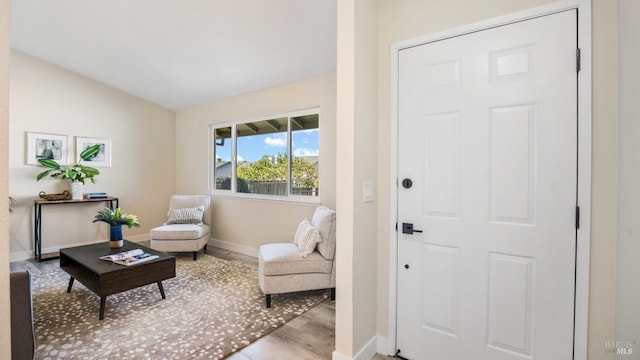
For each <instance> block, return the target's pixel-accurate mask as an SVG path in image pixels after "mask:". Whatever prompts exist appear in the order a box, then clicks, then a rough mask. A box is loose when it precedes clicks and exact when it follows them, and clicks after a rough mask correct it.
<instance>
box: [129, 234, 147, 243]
mask: <svg viewBox="0 0 640 360" xmlns="http://www.w3.org/2000/svg"><path fill="white" fill-rule="evenodd" d="M126 238H127V240H129V241H131V242H134V243H141V242H143V241H150V240H151V238H149V234H139V235H127V236H126Z"/></svg>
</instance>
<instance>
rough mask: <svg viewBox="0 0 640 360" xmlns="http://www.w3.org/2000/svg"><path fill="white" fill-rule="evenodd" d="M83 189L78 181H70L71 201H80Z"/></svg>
mask: <svg viewBox="0 0 640 360" xmlns="http://www.w3.org/2000/svg"><path fill="white" fill-rule="evenodd" d="M83 188H84V186H83V184H82V183H81V182H80V181H72V182H71V199H72V200H82V196H83V193H82V192H83Z"/></svg>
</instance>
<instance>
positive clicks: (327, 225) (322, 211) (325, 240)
mask: <svg viewBox="0 0 640 360" xmlns="http://www.w3.org/2000/svg"><path fill="white" fill-rule="evenodd" d="M311 224H312V225H313V226H315V227H316V228H318V230H319V231H320V236H321V237H322V241H321V242H319V243H318V246H317V250H318V252H320V254H322V256H324V257H325V258H326V259H327V260H333V257H334V255H335V252H336V212H335V211H334V210H332V209H329V208H328V207H326V206H318V208H317V209H316V211H315V213H314V214H313V218H311Z"/></svg>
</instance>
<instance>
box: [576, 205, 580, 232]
mask: <svg viewBox="0 0 640 360" xmlns="http://www.w3.org/2000/svg"><path fill="white" fill-rule="evenodd" d="M576 229H580V206H576Z"/></svg>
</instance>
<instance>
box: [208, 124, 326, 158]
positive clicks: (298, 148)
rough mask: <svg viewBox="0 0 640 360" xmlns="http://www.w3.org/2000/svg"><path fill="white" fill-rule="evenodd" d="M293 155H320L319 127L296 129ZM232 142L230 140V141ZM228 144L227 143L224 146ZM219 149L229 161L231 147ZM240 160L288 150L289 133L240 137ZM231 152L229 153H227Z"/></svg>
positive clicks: (219, 154) (220, 153)
mask: <svg viewBox="0 0 640 360" xmlns="http://www.w3.org/2000/svg"><path fill="white" fill-rule="evenodd" d="M292 138H293V155H294V156H317V155H318V153H319V152H318V149H319V147H318V129H312V130H302V131H294V132H293V133H292ZM229 143H230V142H229ZM227 147H228V146H227V145H226V144H225V146H224V148H227ZM217 150H218V152H219V153H218V154H217V156H218V157H221V158H222V159H223V160H225V161H228V160H229V156H230V152H231V151H230V148H229V149H228V151H225V150H227V149H224V150H223V149H220V147H218V148H217ZM237 151H238V160H239V161H243V160H244V161H251V162H253V161H257V160H260V159H261V158H262V157H263V156H264V155H275V154H277V153H285V152H286V151H287V134H286V133H274V134H267V135H254V136H243V137H239V138H238V150H237ZM227 152H229V154H227Z"/></svg>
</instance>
